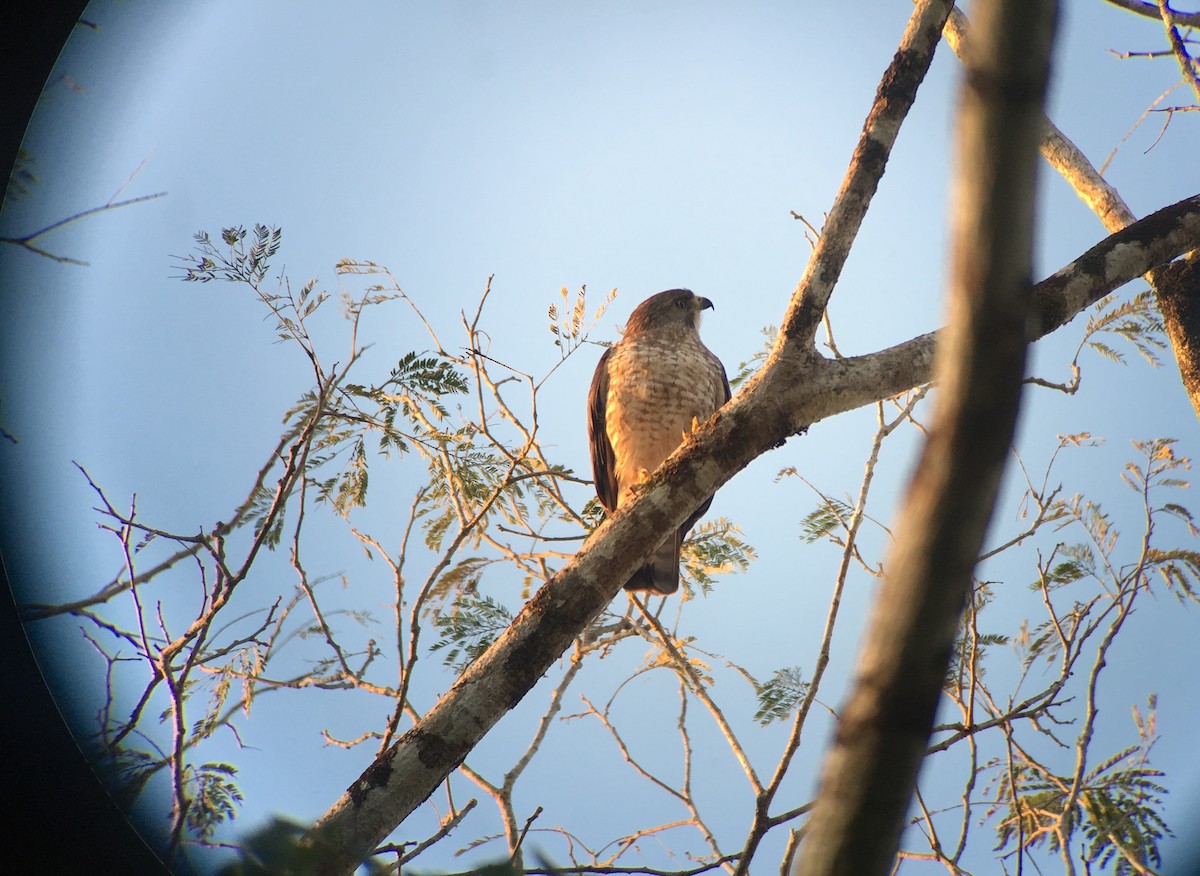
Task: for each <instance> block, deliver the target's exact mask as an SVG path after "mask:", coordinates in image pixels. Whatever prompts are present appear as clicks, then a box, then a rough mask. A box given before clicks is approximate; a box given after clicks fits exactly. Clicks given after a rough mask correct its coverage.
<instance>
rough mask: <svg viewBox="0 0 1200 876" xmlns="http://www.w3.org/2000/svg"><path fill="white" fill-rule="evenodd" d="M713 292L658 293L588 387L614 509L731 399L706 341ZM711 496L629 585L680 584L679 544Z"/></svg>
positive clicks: (597, 467) (594, 439)
mask: <svg viewBox="0 0 1200 876" xmlns="http://www.w3.org/2000/svg"><path fill="white" fill-rule="evenodd" d="M712 306H713V304H712V302H711V301H709V300H708V299H707V298H701V297H699V296H697V295H694V294H693V293H692V292H691V290H688V289H671V290H669V291H666V292H659V293H658V294H657V295H652V296H650V297H649V298H647V299H646V300H645V301H643V302H642V303H641V304H639V305H638V306H637V307H636V308H634V311H633V313H632V314H631V315H630V317H629V322H628V323H626V325H625V334H624V336H623V337H622V338H621V340H620V341H618V342H617V343H616V344H614V345H613V346H611V347H609V348H608V349H607V350H606V351H605V352H604V355H603V356H601V357H600V362H599V364H597V366H596V373H595V375H594V376H593V377H592V386H591V390H590V391H589V393H588V437H589V438H590V441H591V450H592V473H593V475H594V476H595V481H596V495H597V496H599V497H600V504H601V505H603V506H604V508H605V509H606V510H607V511H608V512H609V513H610V514H611V513H613V512H614V511H616V510H617V508H618V506H620V505H623V504H625V503H626V502H628V501H629V500H630V499H631V498H632V495H633V487H634V486H635V485H636V484H638V483H640V482H641V481H643V480H645V479H646V477H647V476H649V475H650V473H651V472H653V471H654V470H655V469H656V468H658V466H659V465H660V464H661V463H662V461H663V460H664V459H666V458H667V457H668V456H670V455H671V453H672V452H673V451H674V450H675V448H677V447H678V446H679V445H680V444H681V443H682V442H683V438H684V436H685V435H686V434H687V433H689V432H691V431H692V428H693V424H695V423H702V422H704V421H705V420H707V419H708V417H709V416H710V415H711V414H712V413H713V411H715V410H716V409H717V408H719V407H721V405H723V404H725V402H727V401H729V395H730V393H729V380H728V379H727V378H726V376H725V368H724V367H723V366H722V365H721V360H720V359H718V358H717V357H716V356H714V355H713V354H712V352H711V351H710V350H709V349H708V348H707V347H706V346H704V344H703V343H702V342H701V341H700V311H702V310H705V309H708V308H711V307H712ZM711 502H712V498H711V497H710V498H709V499H707V500H705V502H704V503H703V504H701V506H700V507H699V508H697V509H696V511H695V513H694V514H692V516H691V517H689V518H688V519H687V520H686V521H685V522H684V524H683V526H681V527H679V529H678V530H676V531H675V533H674V534H673V535H671V536H668V537H667V539H666V540H665V541H664V542H663V543H662V544H661V545H660V546H659V547H658V549H657V550H656V551H655V552H654V553H653V554H651V556H650V559H649V561H648V562H647V563H646V565H644V566H642V567H641V568H640V569H638V570H637V572H635V573H634V575H633V577H632V578H630V579H629V581H628V583H626V584H625V589H626V590H646V591H650V592H653V593H660V594H667V593H674V592H675V591H676V590H678V589H679V547H680V545H681V544H682V543H683V539H684V537H685V536H686V535H687V533H688V531H689V530H690V529H691V528H692V526H693V525H695V523H696V521H697V520H699V519H700V516H701V515H702V514H704V512H705V511H707V510H708V506H709V504H710V503H711Z"/></svg>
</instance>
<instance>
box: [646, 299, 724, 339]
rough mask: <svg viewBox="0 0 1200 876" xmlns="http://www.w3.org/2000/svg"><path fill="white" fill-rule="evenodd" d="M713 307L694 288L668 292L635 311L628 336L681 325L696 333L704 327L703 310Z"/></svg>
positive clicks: (648, 301) (648, 300)
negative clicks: (701, 322) (702, 320)
mask: <svg viewBox="0 0 1200 876" xmlns="http://www.w3.org/2000/svg"><path fill="white" fill-rule="evenodd" d="M712 306H713V303H712V302H711V301H709V300H708V299H707V298H701V297H700V296H699V295H696V294H695V293H694V292H692V290H691V289H668V290H667V291H666V292H659V293H658V294H657V295H651V296H650V297H649V298H647V299H646V300H645V301H643V302H642V303H641V304H639V305H638V306H637V307H635V308H634V309H633V313H631V314H630V315H629V322H627V323H626V324H625V334H626V335H629V334H633V333H637V332H642V331H646V330H654V329H662V328H668V327H671V326H680V325H682V326H686V327H688V328H690V329H692V330H693V331H696V330H697V329H699V327H700V311H702V310H707V309H709V308H711V307H712Z"/></svg>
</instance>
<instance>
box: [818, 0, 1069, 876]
mask: <svg viewBox="0 0 1200 876" xmlns="http://www.w3.org/2000/svg"><path fill="white" fill-rule="evenodd" d="M976 8H977V9H978V10H979V28H978V35H979V37H978V39H976V40H973V41H972V43H971V47H970V51H969V52H968V54H967V60H966V75H965V83H964V87H963V89H962V92H961V94H962V97H961V103H960V108H959V128H958V146H957V166H956V169H955V193H954V196H953V203H952V209H953V216H952V235H951V245H952V264H951V277H950V283H951V289H950V318H949V324H948V327H947V329H946V330H945V337H944V338H943V340H942V343H941V345H940V349H939V351H938V356H937V362H936V366H935V377H936V380H937V382H938V385H939V387H940V392H939V395H938V401H937V404H936V407H935V410H934V415H933V421H932V424H931V428H930V432H929V437H928V439H927V441H926V443H925V446H924V448H923V451H922V454H921V458H920V461H919V463H918V466H917V471H916V474H915V475H914V477H913V481H912V484H911V485H910V487H909V490H908V493H907V495H906V497H905V501H904V505H903V507H902V508H901V511H900V516H899V522H898V525H897V529H896V533H897V541H896V543H895V547H894V548H893V550H892V554H891V556H890V557H889V560H888V563H887V565H886V567H885V568H886V570H887V573H886V576H885V579H884V582H883V585H882V588H881V591H880V593H879V594H878V596H877V597H876V599H875V603H874V609H873V612H872V616H871V621H870V624H869V627H868V632H867V637H866V640H865V643H864V646H863V648H862V652H861V655H860V658H859V662H858V666H857V669H856V678H855V681H854V686H853V690H852V693H851V695H850V700H849V702H848V703H847V705H846V706H845V708H844V709H843V711H842V716H841V720H840V721H839V723H838V728H837V735H836V739H835V742H834V745H833V747H832V749H831V750H830V752H829V754H828V756H827V757H826V760H825V765H824V768H823V771H822V779H821V788H820V791H819V792H818V795H817V800H816V804H815V806H814V808H813V813H812V816H811V818H810V820H809V822H808V825H807V828H806V830H805V837H804V840H803V841H802V843H801V845H800V858H799V860H798V862H797V866H796V873H797V874H798V876H871V874H886V873H889V872H890V871H891V870H892V868H893V867H894V864H895V856H896V850H897V848H898V844H899V841H900V834H901V831H902V829H903V826H904V817H905V814H906V812H907V810H908V806H909V803H910V801H911V799H912V794H913V788H914V787H915V785H916V779H917V772H918V770H919V769H920V765H921V761H922V759H923V758H924V755H925V751H926V749H927V747H928V740H929V735H930V731H931V728H932V726H933V719H934V714H935V712H936V710H937V703H938V699H939V697H940V695H941V691H942V684H943V681H944V679H945V676H946V669H947V666H948V664H949V660H950V654H951V648H952V645H953V642H954V635H955V633H956V631H957V629H958V624H959V617H960V615H961V613H962V608H963V605H964V603H965V601H966V598H967V596H968V594H969V593H970V591H971V586H972V573H973V570H974V566H975V560H976V558H977V557H978V556H979V552H980V550H981V548H982V545H983V539H984V536H985V534H986V530H987V526H988V522H989V521H990V519H991V515H992V509H993V506H994V503H995V498H996V494H997V492H998V490H999V485H1000V478H1001V475H1002V473H1003V470H1004V464H1005V461H1006V459H1007V456H1008V449H1009V446H1010V443H1011V441H1012V436H1013V432H1014V429H1015V425H1016V419H1017V412H1018V409H1019V407H1020V396H1021V385H1022V379H1023V377H1024V374H1025V353H1026V348H1027V343H1028V337H1027V325H1028V322H1029V319H1030V316H1031V315H1032V312H1033V296H1032V288H1031V287H1032V282H1031V277H1030V272H1031V265H1032V247H1033V213H1034V177H1035V171H1036V165H1037V146H1038V143H1039V141H1040V139H1041V117H1042V114H1041V108H1042V102H1043V99H1044V96H1045V89H1046V80H1047V74H1048V70H1049V58H1050V46H1051V43H1052V40H1053V33H1054V24H1055V19H1056V13H1057V7H1056V3H1055V2H1054V0H1036V2H1033V0H1029V2H1023V3H1017V2H1012V0H986V2H979V3H978V4H977V5H976Z"/></svg>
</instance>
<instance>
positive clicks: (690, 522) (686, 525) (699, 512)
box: [609, 352, 733, 541]
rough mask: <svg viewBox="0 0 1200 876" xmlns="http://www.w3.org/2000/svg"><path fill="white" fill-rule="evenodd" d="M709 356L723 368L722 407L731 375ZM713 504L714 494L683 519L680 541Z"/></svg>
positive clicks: (714, 360) (722, 367)
mask: <svg viewBox="0 0 1200 876" xmlns="http://www.w3.org/2000/svg"><path fill="white" fill-rule="evenodd" d="M709 356H710V357H711V358H712V361H713V362H714V363H715V364H716V366H717V367H718V368H719V369H721V384H722V387H721V388H722V389H723V390H724V395H725V398H724V399H723V400H722V401H721V404H719V405H718V406H717V407H718V408H721V407H723V406H724V405H726V404H728V402H729V399H731V398H732V397H733V391H732V390H731V389H730V388H729V375H728V374H726V373H725V366H724V365H723V364H721V360H720V359H718V358H717V357H716V356H714V355H713V354H712V353H711V352H710V353H709ZM609 452H610V453H611V452H612V449H611V448H609ZM711 504H712V496H709V497H708V498H707V499H705V500H704V501H703V502H701V503H700V507H699V508H697V509H696V510H695V511H693V512H692V516H691V517H689V518H688V519H687V520H685V521H683V526H681V527H679V540H680V541H683V540H684V539H685V538H686V537H687V534H688V533H689V532H691V531H692V527H693V526H695V525H696V521H697V520H699V519H700V518H701V517H703V516H704V514H705V512H706V511H708V506H709V505H711Z"/></svg>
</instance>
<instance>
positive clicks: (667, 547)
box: [625, 531, 683, 596]
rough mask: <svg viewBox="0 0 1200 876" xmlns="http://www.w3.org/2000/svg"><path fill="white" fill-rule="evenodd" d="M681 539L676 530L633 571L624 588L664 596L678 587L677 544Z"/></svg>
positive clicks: (678, 544)
mask: <svg viewBox="0 0 1200 876" xmlns="http://www.w3.org/2000/svg"><path fill="white" fill-rule="evenodd" d="M682 541H683V539H682V537H681V533H680V532H679V531H676V532H675V534H674V535H672V536H668V537H667V540H666V541H664V542H663V543H662V544H660V545H659V546H658V549H657V550H655V551H654V553H652V554H651V555H650V560H649V562H647V563H646V565H644V566H642V567H641V568H640V569H638V570H637V571H636V572H634V573H633V577H632V578H630V579H629V583H627V584H626V585H625V589H626V590H630V591H638V590H642V591H645V592H647V593H652V594H657V595H660V596H666V595H668V594H671V593H674V592H675V591H676V590H678V589H679V546H680V544H681V542H682Z"/></svg>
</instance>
